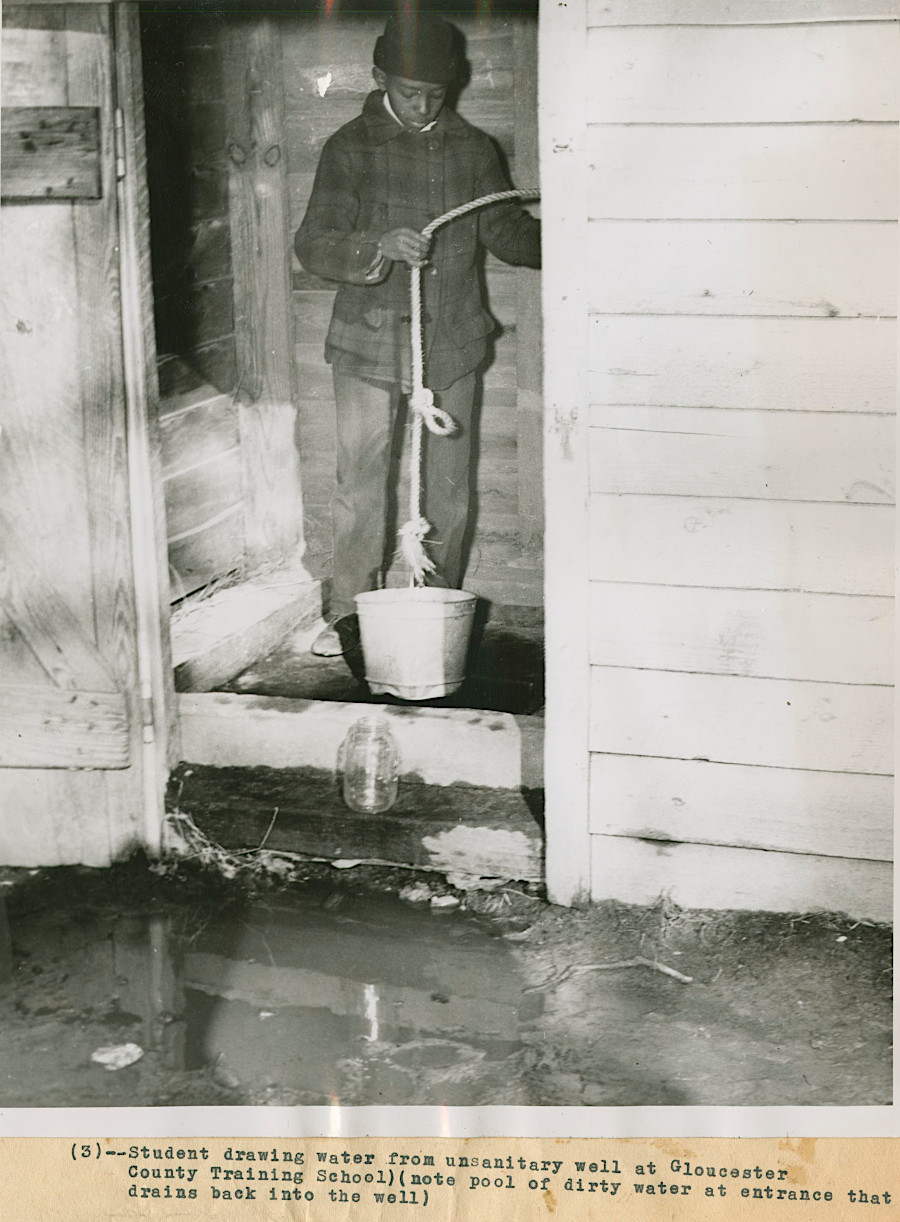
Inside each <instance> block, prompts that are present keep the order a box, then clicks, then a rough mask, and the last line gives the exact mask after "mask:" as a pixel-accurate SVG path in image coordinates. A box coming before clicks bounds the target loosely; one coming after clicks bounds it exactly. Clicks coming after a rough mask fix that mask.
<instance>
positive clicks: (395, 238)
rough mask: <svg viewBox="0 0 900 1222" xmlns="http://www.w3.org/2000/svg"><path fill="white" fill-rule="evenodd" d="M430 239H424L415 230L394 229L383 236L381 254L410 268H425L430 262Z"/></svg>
mask: <svg viewBox="0 0 900 1222" xmlns="http://www.w3.org/2000/svg"><path fill="white" fill-rule="evenodd" d="M430 245H431V241H430V239H429V238H423V237H422V235H421V234H420V233H417V232H416V231H415V229H392V230H390V232H389V233H386V234H384V235H383V236H382V238H381V242H380V246H381V253H382V254H383V255H384V257H385V258H386V259H393V260H395V261H398V262H401V263H408V264H409V266H410V267H424V266H425V264H426V263H427V262H428V247H429V246H430Z"/></svg>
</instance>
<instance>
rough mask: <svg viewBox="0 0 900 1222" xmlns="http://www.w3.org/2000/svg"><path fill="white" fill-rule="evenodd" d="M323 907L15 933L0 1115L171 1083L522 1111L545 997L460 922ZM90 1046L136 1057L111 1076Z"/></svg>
mask: <svg viewBox="0 0 900 1222" xmlns="http://www.w3.org/2000/svg"><path fill="white" fill-rule="evenodd" d="M334 898H335V897H334V893H324V895H323V894H319V895H313V896H309V897H306V898H301V897H297V898H294V897H288V898H287V899H284V900H283V901H279V902H277V903H247V902H243V901H237V902H234V903H231V904H229V905H227V906H226V907H225V908H224V909H223V908H222V907H216V908H214V909H204V908H202V907H201V908H198V907H196V906H189V907H186V908H183V909H182V908H178V907H175V908H169V909H167V910H166V911H164V912H161V913H160V912H154V913H143V914H132V915H124V916H123V915H119V914H118V913H116V912H114V911H104V910H102V909H100V910H97V909H86V910H78V909H75V910H67V911H58V910H51V911H41V912H37V913H33V914H31V915H28V916H19V917H17V918H15V919H14V920H13V921H11V922H10V924H9V937H10V942H11V951H12V963H11V972H9V973H8V975H11V981H10V983H9V985H7V986H6V988H5V990H4V992H5V993H6V997H5V1000H4V1003H3V1008H4V1009H5V1010H6V1018H5V1019H4V1024H3V1025H4V1028H5V1030H6V1031H7V1033H9V1032H10V1029H11V1026H13V1025H15V1020H19V1023H18V1025H19V1026H20V1027H23V1024H24V1027H23V1029H21V1030H19V1032H18V1038H17V1039H15V1040H14V1041H13V1045H15V1047H13V1046H12V1045H11V1044H10V1042H9V1041H4V1043H5V1045H6V1053H3V1052H0V1090H2V1096H3V1103H5V1104H7V1105H8V1104H11V1103H16V1104H19V1105H22V1106H25V1105H41V1104H45V1103H46V1104H53V1103H58V1104H61V1103H66V1104H70V1105H71V1104H72V1103H76V1102H77V1103H81V1104H85V1103H88V1102H97V1101H108V1102H110V1103H115V1102H123V1103H124V1102H129V1101H130V1100H128V1099H125V1098H122V1099H119V1098H117V1096H118V1095H119V1093H120V1090H119V1087H120V1084H121V1086H126V1079H129V1078H130V1079H131V1085H132V1088H133V1086H134V1084H135V1080H140V1081H141V1091H140V1092H139V1093H143V1092H144V1091H146V1090H147V1089H150V1090H151V1091H152V1090H153V1089H154V1083H153V1081H152V1079H153V1078H154V1075H155V1077H156V1079H157V1081H156V1083H155V1085H156V1087H158V1089H159V1090H160V1091H161V1092H162V1094H163V1095H164V1094H165V1086H166V1079H167V1078H168V1077H170V1076H171V1075H173V1074H176V1075H178V1074H184V1075H186V1080H187V1079H190V1080H192V1081H193V1082H194V1083H195V1084H196V1085H197V1086H198V1087H199V1088H200V1089H201V1090H202V1089H203V1087H202V1081H203V1079H204V1078H206V1079H208V1080H209V1083H210V1089H211V1090H212V1092H213V1094H215V1090H216V1089H218V1090H220V1091H224V1092H226V1093H227V1092H231V1094H232V1095H233V1096H234V1098H232V1099H230V1100H228V1101H232V1102H273V1103H286V1104H289V1103H306V1104H323V1103H327V1102H328V1101H329V1100H330V1099H331V1098H333V1097H335V1098H337V1099H339V1100H340V1102H341V1104H342V1105H344V1104H345V1105H353V1104H363V1103H370V1104H371V1103H384V1104H402V1103H408V1102H416V1103H426V1104H438V1103H447V1104H460V1105H462V1104H466V1105H468V1104H472V1103H477V1102H496V1101H497V1096H498V1093H499V1094H500V1095H502V1096H503V1097H504V1098H505V1099H507V1100H508V1101H510V1102H516V1101H520V1102H526V1101H527V1100H525V1099H524V1097H523V1096H522V1094H521V1093H519V1094H517V1092H516V1087H515V1079H516V1078H518V1077H519V1076H520V1075H519V1074H518V1072H517V1068H516V1067H517V1058H518V1055H519V1053H520V1051H521V1048H522V1035H521V1032H522V1026H523V1024H525V1023H528V1022H529V1021H531V1020H532V1019H534V1018H535V1017H536V1016H537V1015H539V1013H540V1012H541V1010H542V1008H543V1002H544V999H543V997H542V996H540V995H534V994H530V995H529V994H524V993H523V987H524V985H523V982H522V980H521V977H520V974H519V972H518V970H517V967H516V964H515V961H514V959H513V956H512V954H511V953H510V950H509V947H508V945H507V944H505V943H504V942H503V941H502V939H498V938H496V937H491V936H489V934H488V933H487V932H486V931H485V930H484V929H483V928H481V927H480V926H479V925H478V924H477V923H476V921H475V920H474V919H473V918H472V917H470V916H467V915H465V914H461V913H448V914H441V915H438V914H435V913H432V912H431V911H430V910H426V911H422V910H419V909H415V908H410V907H408V906H405V905H402V904H399V903H398V902H397V901H396V900H386V899H383V898H380V897H372V898H368V897H365V898H359V897H354V899H353V902H352V904H345V903H343V902H342V903H340V904H339V906H337V907H332V906H330V905H331V903H332V902H333V901H334ZM59 1029H64V1032H65V1035H64V1038H63V1040H59V1039H57V1038H55V1034H54V1033H55V1031H58V1030H59ZM92 1042H93V1043H94V1045H100V1046H110V1045H111V1046H115V1045H118V1044H123V1043H136V1044H137V1045H139V1046H140V1047H141V1048H142V1049H143V1051H144V1056H143V1057H142V1058H141V1059H140V1060H139V1061H138V1062H137V1063H136V1064H134V1065H133V1066H130V1067H129V1068H128V1069H127V1070H122V1071H119V1072H117V1073H115V1074H113V1073H111V1072H109V1071H107V1070H105V1069H104V1068H103V1067H102V1066H100V1065H97V1064H93V1063H91V1060H90V1057H91V1053H92V1052H93V1051H94V1048H92V1047H90V1046H89V1045H91V1043H92ZM4 1062H5V1063H4ZM110 1092H111V1095H112V1097H111V1098H109V1099H108V1100H107V1099H103V1098H102V1097H103V1096H105V1095H107V1094H108V1093H110ZM126 1093H128V1092H127V1090H126ZM98 1096H99V1097H100V1098H99V1099H98ZM158 1101H159V1102H163V1101H165V1100H164V1099H163V1098H160V1099H159V1100H158ZM184 1101H185V1102H187V1101H188V1100H184ZM190 1101H192V1102H194V1101H198V1100H190ZM200 1101H202V1100H200ZM217 1101H224V1100H217Z"/></svg>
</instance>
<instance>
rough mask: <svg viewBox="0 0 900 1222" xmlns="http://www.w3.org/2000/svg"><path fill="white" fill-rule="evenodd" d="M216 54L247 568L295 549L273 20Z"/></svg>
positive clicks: (251, 26)
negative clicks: (221, 84) (219, 58)
mask: <svg viewBox="0 0 900 1222" xmlns="http://www.w3.org/2000/svg"><path fill="white" fill-rule="evenodd" d="M223 48H224V79H225V91H226V132H227V136H226V142H227V147H228V148H229V150H230V152H229V160H228V174H229V220H230V225H231V247H232V259H233V272H234V320H235V342H236V349H237V361H238V369H239V377H240V382H239V386H238V392H237V396H236V398H237V404H238V435H239V439H240V451H241V461H242V469H243V500H244V548H245V553H246V559H247V563H248V564H249V565H250V566H251V567H254V566H256V565H260V564H263V563H271V562H273V561H275V562H279V563H285V562H288V561H292V560H293V559H294V558H295V557H297V556H299V555H300V554H301V553H302V535H301V531H302V502H301V495H300V471H299V462H298V459H297V455H296V451H295V448H294V428H295V420H296V408H295V406H294V400H295V397H296V390H297V382H296V372H295V369H294V363H293V361H292V360H291V344H292V342H293V338H294V336H293V320H292V318H291V286H290V264H289V262H288V260H287V259H286V258H285V251H286V250H287V249H289V233H288V216H287V183H286V178H285V174H286V167H285V158H284V157H283V155H282V149H283V145H284V143H285V140H286V138H287V133H286V125H285V110H284V93H283V82H282V52H281V42H280V33H279V27H278V23H277V22H276V21H274V20H273V19H271V18H267V17H260V18H256V19H253V20H252V21H250V22H249V23H246V24H238V23H236V22H235V23H232V24H231V25H229V26H228V27H227V28H226V33H225V36H224V43H223Z"/></svg>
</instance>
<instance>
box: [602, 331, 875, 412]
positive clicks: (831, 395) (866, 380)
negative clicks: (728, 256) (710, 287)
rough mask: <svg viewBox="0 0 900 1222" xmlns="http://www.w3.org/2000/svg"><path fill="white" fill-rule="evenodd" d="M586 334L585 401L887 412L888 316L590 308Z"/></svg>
mask: <svg viewBox="0 0 900 1222" xmlns="http://www.w3.org/2000/svg"><path fill="white" fill-rule="evenodd" d="M589 340H590V350H589V358H588V359H589V369H590V371H591V373H590V401H591V402H592V403H620V404H627V403H634V404H653V403H657V404H661V405H664V406H683V407H740V408H744V407H755V408H766V409H775V410H779V411H781V410H785V409H787V410H798V411H799V410H805V411H850V412H858V411H868V412H886V413H892V412H894V411H895V409H896V400H897V342H896V326H895V324H894V322H893V320H891V319H882V320H880V321H879V320H877V319H869V318H846V319H844V318H842V319H822V318H785V319H781V318H778V319H765V318H712V317H709V318H679V317H649V316H645V317H622V316H618V317H614V316H612V317H601V316H597V315H595V316H594V317H593V318H592V319H591V322H590V328H589Z"/></svg>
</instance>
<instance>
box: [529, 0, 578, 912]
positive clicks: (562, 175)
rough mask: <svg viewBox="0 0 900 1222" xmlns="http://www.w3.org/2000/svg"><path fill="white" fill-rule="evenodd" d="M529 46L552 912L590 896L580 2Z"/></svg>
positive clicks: (551, 12) (554, 8) (548, 12)
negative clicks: (535, 148)
mask: <svg viewBox="0 0 900 1222" xmlns="http://www.w3.org/2000/svg"><path fill="white" fill-rule="evenodd" d="M538 47H539V71H538V97H539V104H538V115H539V128H540V162H541V192H542V195H541V210H542V213H543V217H544V221H543V273H542V275H543V285H542V288H543V312H544V511H545V526H544V541H545V546H544V620H545V625H546V629H545V632H546V638H545V656H546V688H547V703H546V729H545V738H544V791H545V802H546V814H545V831H544V834H545V839H546V867H545V873H546V883H547V894H548V897H549V899H550V900H551V902H553V903H556V904H565V905H567V906H568V905H573V904H583V903H587V902H588V901H589V899H590V889H591V868H590V848H591V846H590V830H589V764H590V753H589V747H588V744H589V726H590V655H589V639H590V613H589V592H590V585H589V565H590V531H589V525H590V516H589V487H588V424H589V421H588V411H589V405H588V390H587V369H588V315H587V248H588V247H587V229H588V225H587V216H588V207H587V152H586V148H585V144H586V135H587V124H586V121H585V111H586V107H585V104H584V99H585V96H586V86H587V69H588V61H587V5H586V0H569V3H568V4H564V5H546V6H544V7H543V8H542V10H541V13H540V16H539V19H538ZM560 65H565V70H564V72H563V70H562V69H561V68H560ZM563 76H564V77H565V84H564V83H563Z"/></svg>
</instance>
